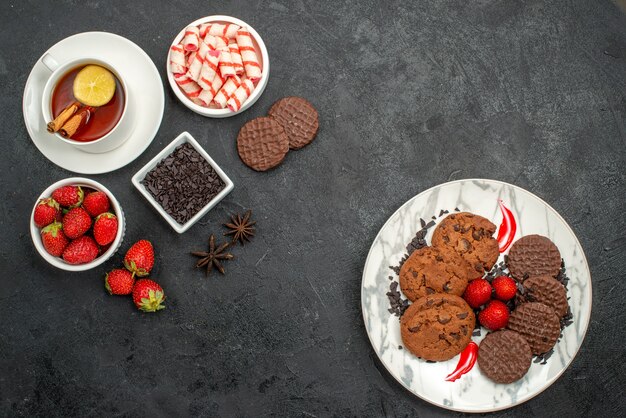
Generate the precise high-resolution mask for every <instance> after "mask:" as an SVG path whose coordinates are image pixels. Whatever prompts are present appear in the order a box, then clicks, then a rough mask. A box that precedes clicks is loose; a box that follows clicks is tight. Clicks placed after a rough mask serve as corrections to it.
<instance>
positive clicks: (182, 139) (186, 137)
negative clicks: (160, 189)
mask: <svg viewBox="0 0 626 418" xmlns="http://www.w3.org/2000/svg"><path fill="white" fill-rule="evenodd" d="M183 143H189V144H190V145H191V146H192V147H194V148H195V150H196V151H198V153H199V154H200V155H201V156H202V157H203V158H204V159H205V160H206V161H207V162H208V163H209V164H210V165H211V167H213V169H214V170H215V172H216V173H217V174H218V175H219V176H220V178H221V179H222V180H223V181H224V184H225V186H224V188H223V189H222V191H220V192H219V193H218V194H217V195H215V197H213V199H211V200H210V201H209V202H208V203H207V204H206V205H204V206H203V207H202V209H200V210H199V211H198V213H196V214H195V215H194V216H193V217H191V219H189V220H188V221H187V222H186V223H185V224H180V223H178V222H177V221H176V220H174V218H172V216H170V214H169V213H167V212H166V211H165V209H163V207H162V206H161V204H160V203H159V202H157V201H156V199H154V198H153V197H152V195H151V194H150V193H149V192H148V190H147V189H146V187H145V186H144V185H143V184H141V181H142V180H143V179H144V178H145V176H146V174H148V172H149V171H150V170H152V169H153V168H154V167H155V166H156V165H157V164H158V163H159V162H161V160H163V159H164V158H165V157H167V156H169V155H170V154H171V153H172V152H173V151H174V149H175V148H176V147H177V146H179V145H182V144H183ZM131 182H132V183H133V186H135V188H136V189H137V190H138V191H139V192H140V193H141V194H142V195H143V196H144V197H145V198H146V200H147V201H148V202H150V204H151V205H152V206H153V207H154V208H155V209H156V211H157V212H158V213H159V214H161V216H162V217H163V219H165V220H166V221H167V223H168V224H170V226H171V227H172V228H173V229H174V230H175V231H176V232H178V233H179V234H182V233H183V232H185V231H187V230H188V229H189V228H191V227H192V226H193V225H194V224H195V223H196V222H198V221H199V220H200V219H201V218H202V217H204V215H206V214H207V212H209V211H210V210H211V209H213V208H214V207H215V206H216V205H217V204H218V203H219V202H220V201H221V200H222V199H224V198H225V197H226V195H228V194H229V193H230V192H231V191H232V190H233V188H234V187H235V184H234V183H233V182H232V180H231V179H230V177H228V175H227V174H226V173H225V172H224V170H222V168H221V167H220V166H219V165H218V164H217V163H216V162H215V160H213V158H211V156H210V155H209V154H208V153H207V152H206V151H205V150H204V148H202V145H200V143H199V142H198V141H197V140H196V139H195V138H194V137H193V136H192V135H191V134H190V133H189V132H187V131H184V132H181V133H180V134H179V135H178V136H177V137H176V138H175V139H174V140H173V141H172V142H170V143H169V144H167V145H166V146H165V147H164V148H163V149H162V150H161V151H160V152H159V153H158V154H157V155H156V156H154V158H152V159H151V160H150V161H149V162H148V163H147V164H146V165H144V166H143V167H141V168H140V169H139V171H137V172H136V173H135V175H134V176H133V177H132V179H131Z"/></svg>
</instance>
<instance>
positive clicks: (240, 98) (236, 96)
mask: <svg viewBox="0 0 626 418" xmlns="http://www.w3.org/2000/svg"><path fill="white" fill-rule="evenodd" d="M252 90H254V84H252V81H250V79H247V78H246V79H245V80H243V82H242V83H241V85H240V86H239V88H237V90H235V92H234V93H233V95H232V96H230V99H228V103H227V105H228V108H229V109H230V110H231V111H233V112H236V111H238V110H239V109H241V105H242V104H243V102H245V101H246V99H247V98H248V97H250V94H252Z"/></svg>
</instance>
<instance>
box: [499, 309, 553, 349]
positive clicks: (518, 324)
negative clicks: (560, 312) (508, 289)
mask: <svg viewBox="0 0 626 418" xmlns="http://www.w3.org/2000/svg"><path fill="white" fill-rule="evenodd" d="M507 327H508V328H509V329H511V330H513V331H516V332H518V333H520V334H521V335H522V337H524V338H525V339H526V341H528V345H530V349H531V350H532V352H533V354H543V353H545V352H547V351H549V350H550V349H551V348H552V347H554V344H555V343H556V341H557V340H558V339H559V335H561V325H560V323H559V317H558V316H556V313H555V312H554V309H552V308H550V307H549V306H547V305H544V304H543V303H539V302H529V303H524V304H522V305H520V306H518V307H517V308H515V310H514V311H513V312H511V316H510V317H509V324H508V326H507Z"/></svg>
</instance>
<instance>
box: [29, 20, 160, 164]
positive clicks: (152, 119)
mask: <svg viewBox="0 0 626 418" xmlns="http://www.w3.org/2000/svg"><path fill="white" fill-rule="evenodd" d="M46 53H49V54H50V55H52V56H53V57H54V58H55V60H56V61H57V62H58V63H59V64H62V63H63V62H66V61H70V60H73V59H77V58H82V57H87V58H100V59H103V60H105V61H107V62H110V63H111V64H112V65H113V66H114V67H115V68H116V69H117V70H118V71H119V72H120V74H121V76H122V77H123V78H124V80H125V81H126V84H127V86H128V90H129V91H128V93H127V94H128V108H127V109H126V110H125V111H126V112H130V114H129V115H127V116H126V117H130V118H131V119H132V120H133V122H134V123H130V124H129V125H130V126H129V129H127V130H126V131H124V132H119V133H118V132H116V135H117V134H120V135H128V136H129V138H128V140H126V142H124V143H123V144H122V145H121V146H120V147H118V148H116V149H114V150H112V151H109V152H106V153H102V154H89V153H86V152H83V151H80V150H78V149H76V148H74V147H73V146H71V145H69V144H66V143H64V142H61V141H59V140H58V139H57V138H56V137H54V136H53V135H51V134H49V133H48V132H47V131H46V121H44V119H43V115H42V114H41V96H42V93H43V88H44V86H45V84H46V81H48V78H49V77H50V74H51V73H50V70H48V68H47V67H46V66H45V65H44V64H43V63H42V62H41V58H39V59H38V60H37V62H36V63H35V65H34V66H33V69H32V71H31V72H30V75H29V76H28V80H27V81H26V87H25V88H24V99H23V103H22V108H23V111H24V122H25V123H26V129H27V130H28V134H29V135H30V137H31V139H32V140H33V143H34V144H35V146H36V147H37V148H38V149H39V151H41V153H42V154H43V155H45V156H46V158H48V159H49V160H50V161H52V162H53V163H54V164H56V165H58V166H59V167H62V168H65V169H66V170H69V171H74V172H76V173H82V174H100V173H107V172H109V171H113V170H117V169H118V168H121V167H124V166H125V165H126V164H128V163H130V162H131V161H133V160H134V159H135V158H137V157H139V156H140V155H141V153H142V152H144V150H145V149H146V148H147V147H148V145H150V143H151V142H152V140H153V139H154V136H155V135H156V133H157V131H158V130H159V126H160V125H161V119H162V118H163V109H164V108H165V96H164V92H163V82H162V81H161V77H160V76H159V72H158V71H157V69H156V67H155V66H154V63H153V62H152V60H151V59H150V57H149V56H148V55H147V54H146V53H145V52H144V51H143V50H142V49H141V48H140V47H138V46H137V45H136V44H134V43H133V42H131V41H129V40H128V39H126V38H123V37H121V36H119V35H115V34H112V33H107V32H85V33H79V34H77V35H73V36H70V37H68V38H65V39H63V40H62V41H60V42H58V43H57V44H55V45H54V46H52V47H51V48H50V49H49V50H48V51H46V52H45V53H44V54H43V55H42V57H43V56H44V55H45V54H46Z"/></svg>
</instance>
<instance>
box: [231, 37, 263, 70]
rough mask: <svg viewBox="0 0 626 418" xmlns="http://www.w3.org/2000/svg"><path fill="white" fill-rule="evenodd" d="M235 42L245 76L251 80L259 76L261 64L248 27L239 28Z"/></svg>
mask: <svg viewBox="0 0 626 418" xmlns="http://www.w3.org/2000/svg"><path fill="white" fill-rule="evenodd" d="M237 44H238V45H239V52H240V53H241V59H242V61H243V68H245V70H246V76H247V77H248V78H249V79H250V80H252V81H253V82H256V81H258V80H259V79H260V78H261V64H259V59H258V58H257V56H256V50H255V49H254V44H253V43H252V35H251V34H250V32H249V31H248V28H240V29H239V30H238V31H237Z"/></svg>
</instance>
